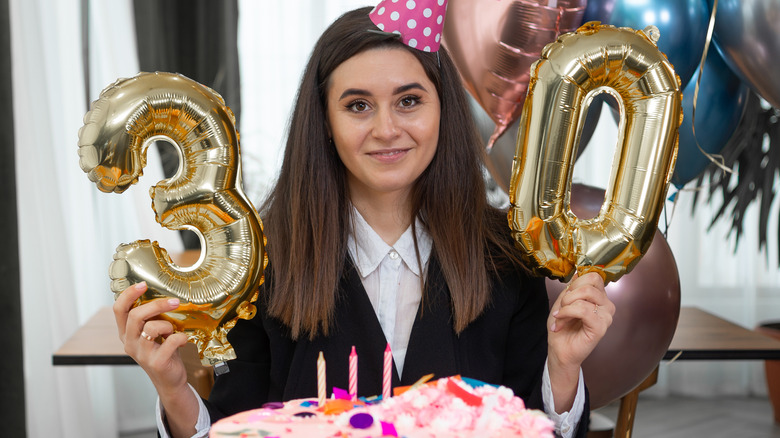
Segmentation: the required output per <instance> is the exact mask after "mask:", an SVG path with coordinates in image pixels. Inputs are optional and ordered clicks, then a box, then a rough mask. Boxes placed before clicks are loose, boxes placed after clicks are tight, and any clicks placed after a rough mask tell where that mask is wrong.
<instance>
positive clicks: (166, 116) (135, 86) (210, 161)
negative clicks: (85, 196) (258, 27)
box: [79, 73, 267, 371]
mask: <svg viewBox="0 0 780 438" xmlns="http://www.w3.org/2000/svg"><path fill="white" fill-rule="evenodd" d="M158 139H167V140H169V141H171V142H172V143H173V144H174V145H175V146H176V149H177V150H178V152H179V156H180V164H179V169H178V172H177V173H176V174H175V175H174V176H173V177H172V178H170V179H167V180H163V181H160V182H159V183H158V184H157V185H155V186H153V187H152V188H151V189H150V191H149V192H150V196H151V197H152V208H153V209H154V211H155V214H156V220H157V222H159V223H160V224H161V225H162V226H164V227H166V228H169V229H172V230H180V229H190V230H193V231H195V232H196V233H197V234H198V235H199V237H200V239H201V247H202V249H201V256H200V259H199V260H198V261H197V262H196V263H195V264H194V265H193V266H191V267H186V268H182V267H179V266H177V265H175V264H174V263H173V262H172V260H171V258H170V257H169V256H168V253H167V252H166V251H165V249H163V248H160V247H159V245H158V244H157V242H150V241H149V240H139V241H136V242H133V243H130V244H122V245H120V246H119V247H118V248H117V250H116V254H114V262H113V263H112V264H111V266H110V268H109V274H110V276H111V278H112V280H113V281H112V282H111V290H112V291H113V292H114V293H115V294H118V293H119V292H121V291H123V290H124V289H125V288H127V287H128V286H130V285H131V284H134V283H139V282H141V281H146V282H147V284H148V291H147V292H146V293H145V294H144V295H143V296H142V297H141V300H140V302H147V301H149V300H153V299H156V298H161V297H176V298H179V300H180V301H181V305H180V306H179V308H178V309H176V310H175V311H172V312H168V313H165V314H164V315H163V317H164V318H165V319H167V320H168V321H170V322H171V323H173V325H174V327H175V328H176V330H178V331H183V332H185V333H187V334H188V335H189V341H190V342H193V343H195V344H196V345H197V347H198V352H199V353H200V356H201V361H202V363H203V364H204V365H222V364H223V362H224V361H226V360H229V359H233V358H235V352H234V351H233V348H232V347H231V345H230V343H229V342H228V340H227V337H226V336H227V332H228V331H229V330H230V329H231V328H232V327H233V326H234V325H235V323H236V320H237V318H243V319H249V318H251V317H252V316H253V315H254V313H255V306H254V305H253V304H252V303H253V302H254V301H255V300H256V299H257V294H258V286H259V285H260V284H261V283H262V281H263V269H264V267H265V264H266V263H267V259H266V255H265V237H264V235H263V229H262V223H261V222H260V218H259V217H258V215H257V213H256V211H255V209H254V207H253V206H252V204H251V202H249V200H248V199H247V197H246V195H245V194H244V193H243V191H242V188H241V163H240V159H239V143H238V133H237V132H236V129H235V117H234V115H233V112H232V111H231V110H230V108H228V107H227V106H225V103H224V101H223V99H222V97H221V96H220V95H219V94H217V93H216V92H215V91H214V90H212V89H210V88H207V87H205V86H203V85H201V84H199V83H197V82H195V81H193V80H190V79H188V78H186V77H184V76H181V75H178V74H172V73H140V74H138V75H137V76H135V77H133V78H130V79H120V80H118V81H117V82H116V83H114V84H113V85H111V86H109V87H107V88H106V89H105V90H103V92H102V93H101V94H100V97H99V99H98V100H96V101H95V102H94V103H93V104H92V108H91V110H90V111H89V112H88V113H87V114H86V115H85V116H84V126H83V127H82V128H81V129H80V130H79V156H80V157H81V158H80V160H79V164H80V165H81V168H82V170H84V172H86V173H87V174H88V176H89V179H90V180H91V181H93V182H94V183H95V184H97V187H98V189H100V190H101V191H103V192H117V193H121V192H123V191H125V190H126V189H127V188H128V187H129V186H130V185H132V184H134V183H135V182H137V181H138V178H139V177H140V176H141V175H142V173H143V168H144V166H145V165H146V148H147V147H148V145H149V144H150V143H152V142H153V141H154V140H158ZM215 369H216V370H217V371H220V370H224V367H222V366H218V367H216V368H215Z"/></svg>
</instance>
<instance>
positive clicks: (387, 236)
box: [350, 193, 411, 245]
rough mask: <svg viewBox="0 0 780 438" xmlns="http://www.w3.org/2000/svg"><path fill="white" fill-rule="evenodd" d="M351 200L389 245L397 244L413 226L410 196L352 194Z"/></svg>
mask: <svg viewBox="0 0 780 438" xmlns="http://www.w3.org/2000/svg"><path fill="white" fill-rule="evenodd" d="M350 200H351V201H352V205H354V206H355V208H356V209H357V210H358V211H359V212H360V214H361V216H363V219H365V220H366V222H367V223H368V225H370V226H371V228H372V229H373V230H374V231H376V233H377V234H378V235H379V236H380V237H381V238H382V240H383V241H384V242H385V243H387V244H388V245H393V244H395V242H397V241H398V238H399V237H401V235H402V234H403V233H404V231H406V229H407V228H409V225H410V224H411V223H410V208H411V207H410V206H409V197H408V194H405V195H398V194H389V193H388V194H382V195H379V196H377V195H376V194H374V195H372V196H359V195H358V196H356V194H355V193H350Z"/></svg>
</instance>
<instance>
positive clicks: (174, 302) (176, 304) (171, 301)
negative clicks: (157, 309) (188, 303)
mask: <svg viewBox="0 0 780 438" xmlns="http://www.w3.org/2000/svg"><path fill="white" fill-rule="evenodd" d="M168 304H169V305H170V306H171V307H179V299H178V298H171V299H169V300H168Z"/></svg>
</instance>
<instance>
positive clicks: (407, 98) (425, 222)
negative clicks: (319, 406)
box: [114, 8, 614, 436]
mask: <svg viewBox="0 0 780 438" xmlns="http://www.w3.org/2000/svg"><path fill="white" fill-rule="evenodd" d="M369 11H370V8H364V9H358V10H356V11H352V12H349V13H347V14H345V15H344V16H342V17H341V18H339V19H338V20H337V21H336V22H334V24H333V25H331V27H330V28H328V29H327V30H326V31H325V32H324V33H323V35H322V36H321V38H320V40H319V41H318V43H317V45H316V46H315V48H314V50H313V53H312V55H311V58H310V60H309V63H308V65H307V67H306V70H305V72H304V75H303V79H302V81H301V85H300V88H299V92H298V96H297V102H296V106H295V110H294V112H293V117H292V120H291V126H290V130H289V137H288V141H287V146H286V149H285V155H284V162H283V164H282V169H281V173H280V176H279V179H278V181H277V184H276V187H275V188H274V190H273V191H272V193H271V194H270V196H269V198H268V199H267V201H266V202H265V204H264V206H263V208H262V216H263V218H264V224H265V231H266V234H267V238H268V245H267V250H268V254H269V257H270V260H271V263H270V265H269V267H268V269H267V270H266V282H265V284H264V285H263V290H262V291H261V294H260V298H259V299H258V314H257V316H256V317H255V318H253V319H252V320H249V321H245V320H239V322H238V323H237V324H236V326H235V328H233V330H232V331H231V332H230V334H229V339H230V342H231V343H232V345H233V347H234V348H235V351H236V353H237V356H238V358H237V359H236V360H233V361H231V362H230V363H229V367H230V372H229V373H227V374H225V375H222V376H219V377H218V378H217V379H216V381H215V385H214V389H213V391H212V393H211V396H210V397H209V401H208V402H205V404H203V405H202V404H201V403H203V402H202V401H201V400H200V399H199V398H198V397H197V396H196V395H195V392H194V391H193V390H192V389H191V388H190V387H188V385H187V383H186V372H185V370H184V366H183V364H182V362H181V360H180V359H179V357H178V354H177V349H178V347H180V346H181V345H183V344H184V343H185V335H183V334H179V333H177V334H174V333H173V332H172V326H171V325H170V324H169V323H167V322H165V321H162V320H159V319H156V317H157V316H158V315H159V314H160V313H162V312H166V311H170V310H172V309H174V308H176V306H177V305H178V302H177V300H175V299H174V300H159V301H154V302H151V303H148V304H145V305H142V306H138V307H136V308H132V309H131V307H132V305H133V303H134V302H135V300H136V299H137V298H138V296H140V295H141V294H142V293H143V290H144V289H145V286H144V285H137V286H131V287H130V288H128V289H127V290H126V291H125V292H124V293H122V294H121V296H120V297H119V298H118V299H117V301H116V304H115V305H114V311H115V315H116V319H117V325H118V327H119V332H120V338H121V339H122V340H123V342H124V343H125V350H126V351H127V353H128V354H130V355H131V356H132V357H133V358H134V359H135V360H136V361H137V362H138V363H139V364H140V365H141V366H142V367H143V369H144V370H145V371H146V372H147V373H148V374H149V376H150V378H151V380H152V382H153V384H154V385H155V387H156V389H157V391H158V394H159V396H160V403H161V405H162V406H163V407H164V412H165V414H164V415H165V421H164V423H166V424H162V423H163V422H161V424H160V428H161V432H162V433H163V434H165V433H167V432H166V426H167V431H168V432H169V433H170V434H171V435H172V436H192V435H193V434H195V433H196V430H198V431H199V433H202V432H203V430H204V429H207V428H208V424H209V422H213V421H216V420H217V419H218V418H220V417H222V416H224V415H228V414H232V413H234V412H238V411H242V410H246V409H250V408H253V407H258V406H259V405H261V404H262V403H264V402H267V401H274V400H287V399H291V398H299V397H310V396H315V395H316V389H317V387H316V372H315V367H316V358H317V355H318V354H319V352H320V351H322V352H324V355H325V358H326V360H327V361H328V391H331V390H332V387H333V386H337V387H342V388H344V387H346V386H347V370H348V365H347V361H348V356H349V352H350V349H351V347H352V346H353V345H354V346H355V347H356V349H357V352H358V354H359V355H360V361H359V371H358V375H359V376H360V381H359V386H358V391H359V394H360V395H372V394H379V393H381V381H382V376H381V374H382V353H383V351H384V349H385V346H386V343H390V345H391V346H392V349H393V358H394V364H395V366H394V371H395V372H394V376H393V385H394V386H398V385H407V384H411V383H413V382H414V381H416V380H417V379H419V378H420V377H421V376H423V375H425V374H428V373H434V374H435V375H436V376H437V377H444V376H447V375H453V374H462V375H465V376H469V377H473V378H477V379H480V380H484V381H487V382H491V383H496V384H503V385H506V386H509V387H510V388H512V389H513V390H514V391H515V393H516V394H517V395H518V396H520V397H522V398H523V399H525V400H526V402H527V404H528V405H529V406H530V407H534V408H540V409H541V408H544V409H545V410H546V411H547V412H548V413H549V414H551V415H552V417H553V418H554V420H556V423H557V427H558V428H559V432H561V433H563V434H564V435H565V436H573V434H574V433H575V432H576V433H577V434H578V435H580V436H584V435H585V433H586V432H587V418H588V413H589V412H588V408H587V402H586V401H585V400H584V399H585V395H586V394H585V391H584V389H583V386H582V381H581V380H582V378H581V373H580V364H581V363H582V361H583V360H584V359H585V358H586V357H587V356H588V354H589V353H590V352H591V351H592V349H593V348H594V347H595V345H596V344H597V343H598V340H599V339H601V337H602V336H603V335H604V333H605V331H606V329H607V327H608V326H609V324H610V323H611V320H612V315H613V313H614V306H613V304H612V303H611V302H610V301H609V300H608V298H607V297H606V294H605V292H604V287H603V283H602V280H601V278H600V277H599V276H598V275H597V274H589V275H584V276H582V277H580V278H577V279H575V280H574V281H572V283H571V284H570V285H569V287H568V290H567V293H564V294H561V297H560V298H559V299H558V301H557V302H556V303H555V304H554V305H553V307H552V312H551V313H550V314H549V315H548V302H547V294H546V292H545V289H544V280H543V279H541V278H534V277H533V276H531V275H530V274H529V273H528V271H527V270H526V269H525V268H524V267H523V265H522V263H521V262H520V261H519V260H518V258H517V253H516V251H515V249H514V245H513V242H512V239H511V237H510V236H509V229H508V225H507V220H506V213H505V212H501V211H498V210H496V209H494V208H492V207H491V206H490V205H489V204H488V203H487V199H486V193H485V187H484V183H483V176H482V167H481V163H482V160H483V156H482V154H483V149H482V147H481V142H480V140H479V137H478V136H477V133H476V130H475V127H474V125H473V122H472V120H471V117H470V113H469V109H468V104H467V101H466V99H465V95H464V93H463V90H462V86H461V84H460V79H459V77H458V73H457V70H456V68H455V66H454V64H453V63H452V61H451V59H450V58H449V56H448V55H447V53H446V52H445V51H444V50H440V52H439V53H427V52H422V51H419V50H416V49H413V48H410V47H408V46H406V45H404V44H403V43H402V42H401V41H400V39H399V38H398V37H397V35H394V34H387V33H383V32H380V31H378V30H377V29H376V27H375V26H374V25H373V23H372V22H371V21H370V20H369V18H368V13H369ZM158 336H162V337H163V338H165V341H164V342H162V343H161V344H157V343H155V342H150V341H149V339H150V338H151V339H154V338H156V337H158ZM572 408H573V411H572V412H569V413H568V414H567V411H570V410H572ZM558 413H563V414H564V415H563V416H562V417H559V416H558V415H557V414H558ZM196 423H197V425H196ZM578 424H579V428H577V425H578Z"/></svg>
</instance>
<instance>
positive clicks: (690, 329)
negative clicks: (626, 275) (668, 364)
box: [615, 307, 780, 438]
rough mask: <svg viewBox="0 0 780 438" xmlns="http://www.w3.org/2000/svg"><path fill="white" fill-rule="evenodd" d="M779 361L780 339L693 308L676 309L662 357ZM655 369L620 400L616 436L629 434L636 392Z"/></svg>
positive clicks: (653, 380) (650, 382)
mask: <svg viewBox="0 0 780 438" xmlns="http://www.w3.org/2000/svg"><path fill="white" fill-rule="evenodd" d="M773 359H779V360H780V341H778V340H776V339H773V338H770V337H768V336H765V335H763V334H761V333H758V332H756V331H754V330H749V329H747V328H745V327H742V326H740V325H737V324H734V323H733V322H730V321H727V320H725V319H723V318H720V317H718V316H715V315H713V314H711V313H708V312H706V311H704V310H702V309H699V308H697V307H682V308H680V318H679V320H678V321H677V330H676V331H675V333H674V337H673V338H672V342H671V344H670V345H669V348H668V349H667V351H666V354H665V355H664V357H663V360H668V361H673V360H773ZM657 381H658V368H657V367H656V369H655V370H654V371H653V372H652V373H651V374H650V376H648V377H647V379H645V381H644V382H642V383H640V384H639V386H637V387H636V388H635V389H634V390H633V391H631V392H629V393H628V394H626V395H625V396H623V397H622V398H621V399H620V409H619V411H618V418H617V424H616V425H615V437H616V438H629V437H631V433H632V429H633V427H634V417H635V416H636V405H637V402H638V398H639V393H640V392H642V391H644V390H645V389H647V388H650V387H651V386H653V385H655V383H656V382H657Z"/></svg>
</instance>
